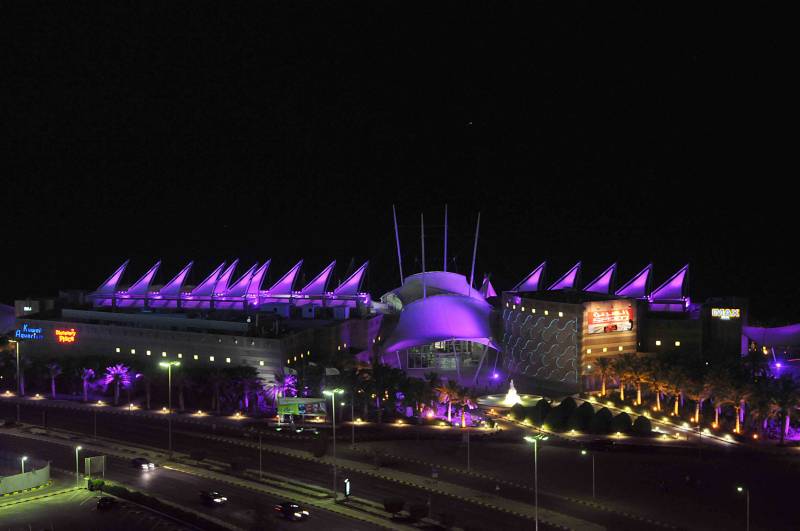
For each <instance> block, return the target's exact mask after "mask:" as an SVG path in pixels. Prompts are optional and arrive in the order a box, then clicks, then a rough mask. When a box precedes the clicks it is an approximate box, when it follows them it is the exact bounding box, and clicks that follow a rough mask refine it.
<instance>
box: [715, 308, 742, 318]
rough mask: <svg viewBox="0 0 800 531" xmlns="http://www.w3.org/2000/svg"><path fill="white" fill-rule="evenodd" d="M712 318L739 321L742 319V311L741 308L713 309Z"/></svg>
mask: <svg viewBox="0 0 800 531" xmlns="http://www.w3.org/2000/svg"><path fill="white" fill-rule="evenodd" d="M711 317H714V318H716V319H722V320H723V321H729V320H730V319H738V318H739V317H741V310H740V309H739V308H711Z"/></svg>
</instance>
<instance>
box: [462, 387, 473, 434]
mask: <svg viewBox="0 0 800 531" xmlns="http://www.w3.org/2000/svg"><path fill="white" fill-rule="evenodd" d="M459 402H460V404H461V427H462V428H466V427H467V419H466V411H467V410H468V409H475V408H476V407H478V393H477V391H475V388H473V387H464V388H462V389H461V392H460V393H459Z"/></svg>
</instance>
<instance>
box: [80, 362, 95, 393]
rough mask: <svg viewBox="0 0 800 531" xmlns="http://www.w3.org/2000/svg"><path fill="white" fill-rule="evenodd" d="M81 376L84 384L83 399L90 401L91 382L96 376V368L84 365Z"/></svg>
mask: <svg viewBox="0 0 800 531" xmlns="http://www.w3.org/2000/svg"><path fill="white" fill-rule="evenodd" d="M79 376H80V377H81V383H82V384H83V401H84V402H88V401H89V382H90V381H91V380H92V379H93V378H94V369H90V368H89V367H84V368H82V369H81V370H80V373H79Z"/></svg>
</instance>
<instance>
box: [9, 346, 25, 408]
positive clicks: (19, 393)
mask: <svg viewBox="0 0 800 531" xmlns="http://www.w3.org/2000/svg"><path fill="white" fill-rule="evenodd" d="M8 342H9V343H14V353H15V354H16V355H17V396H22V393H21V389H22V387H21V386H20V384H19V341H16V340H14V339H9V340H8ZM17 422H21V421H20V413H19V402H17Z"/></svg>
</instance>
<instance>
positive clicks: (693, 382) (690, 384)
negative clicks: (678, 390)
mask: <svg viewBox="0 0 800 531" xmlns="http://www.w3.org/2000/svg"><path fill="white" fill-rule="evenodd" d="M683 392H684V394H685V395H686V396H687V397H689V399H690V400H694V417H693V419H694V422H697V423H699V422H700V408H702V407H703V402H704V401H705V400H706V399H707V398H708V397H709V396H711V382H710V381H709V379H708V377H707V375H705V374H699V375H696V376H694V377H688V378H686V380H685V381H684V384H683Z"/></svg>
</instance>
